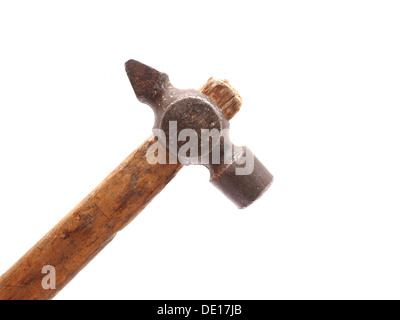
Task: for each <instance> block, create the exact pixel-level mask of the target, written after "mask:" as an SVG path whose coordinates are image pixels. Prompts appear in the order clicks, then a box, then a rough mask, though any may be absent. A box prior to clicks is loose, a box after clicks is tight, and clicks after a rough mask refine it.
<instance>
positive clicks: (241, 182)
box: [125, 60, 273, 208]
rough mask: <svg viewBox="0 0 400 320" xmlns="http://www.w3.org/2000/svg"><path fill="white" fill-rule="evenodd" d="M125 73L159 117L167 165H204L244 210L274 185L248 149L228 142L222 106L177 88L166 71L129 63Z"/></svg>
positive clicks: (156, 131)
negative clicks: (178, 163) (177, 162)
mask: <svg viewBox="0 0 400 320" xmlns="http://www.w3.org/2000/svg"><path fill="white" fill-rule="evenodd" d="M125 68H126V72H127V74H128V77H129V80H130V82H131V84H132V87H133V90H134V91H135V94H136V96H137V98H138V99H139V101H141V102H143V103H146V104H148V105H150V107H151V108H152V109H153V111H154V114H155V122H154V127H153V133H154V135H155V136H156V137H157V138H158V141H159V143H160V144H161V145H162V146H163V147H164V149H165V151H167V155H168V162H169V163H176V162H174V161H177V160H178V161H179V162H181V163H182V164H185V165H189V164H202V165H205V166H206V167H207V168H208V169H209V170H210V174H211V178H210V182H211V183H212V184H214V185H215V186H216V187H217V188H219V189H220V190H221V191H222V192H223V193H224V194H225V195H226V196H227V197H228V198H230V199H231V200H232V201H233V202H234V203H235V204H236V205H237V206H238V207H239V208H245V207H247V206H249V205H250V204H251V203H252V202H254V201H255V200H256V199H257V198H259V197H260V196H261V195H262V194H263V193H264V192H265V191H266V190H267V189H268V187H269V186H270V184H271V183H272V181H273V176H272V175H271V174H270V173H269V171H268V170H267V169H266V168H265V167H264V166H263V165H262V163H261V162H260V161H259V160H258V159H257V158H256V157H255V156H254V154H253V153H252V152H251V151H250V150H249V149H248V148H246V147H236V146H234V145H233V144H232V143H231V141H230V140H229V122H228V120H227V119H226V117H225V116H224V114H223V112H222V111H221V109H220V108H219V107H218V105H217V104H216V103H215V102H214V101H213V100H212V99H210V98H209V97H207V96H206V95H204V94H202V93H200V92H199V91H197V90H193V89H187V90H181V89H177V88H175V87H173V86H172V85H171V83H170V82H169V78H168V76H167V75H166V74H165V73H161V72H159V71H157V70H155V69H153V68H151V67H149V66H146V65H144V64H142V63H140V62H138V61H135V60H129V61H128V62H126V64H125Z"/></svg>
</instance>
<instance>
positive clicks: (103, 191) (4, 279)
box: [0, 78, 242, 300]
mask: <svg viewBox="0 0 400 320" xmlns="http://www.w3.org/2000/svg"><path fill="white" fill-rule="evenodd" d="M200 91H201V92H203V93H204V94H206V95H208V96H209V97H210V98H212V99H213V100H214V101H215V102H216V103H217V104H218V105H219V106H220V107H221V109H222V110H223V112H224V114H225V115H226V117H227V118H228V119H231V118H232V117H233V116H234V115H235V114H236V112H238V111H239V109H240V106H241V102H242V101H241V98H240V96H239V94H238V93H237V92H236V90H235V89H233V88H232V87H231V86H230V85H229V83H228V82H227V81H226V80H215V79H213V78H210V79H209V80H208V81H207V83H206V84H205V85H204V86H203V87H202V88H201V89H200ZM155 143H157V142H156V140H155V138H154V136H151V137H150V138H149V139H147V140H146V141H145V142H144V143H143V144H142V145H141V146H139V147H138V148H137V149H136V150H135V151H134V152H133V153H132V154H130V155H129V156H128V157H127V158H126V159H125V160H124V161H123V162H122V163H121V164H120V165H119V166H118V167H117V168H116V169H115V170H114V171H113V172H112V173H111V174H110V175H108V177H107V178H106V179H105V180H104V181H103V182H102V183H100V185H98V186H97V187H96V188H95V189H94V190H93V191H92V192H91V193H90V194H89V195H88V196H87V197H86V198H85V199H83V200H82V201H81V202H80V203H79V204H78V205H77V206H76V207H75V208H74V209H73V210H72V211H71V212H70V213H69V214H68V215H67V216H65V217H64V218H63V219H62V220H61V221H60V222H59V223H58V224H57V225H56V226H55V227H54V228H53V229H52V230H50V232H49V233H47V234H46V235H45V236H44V237H43V238H42V239H41V240H40V241H39V242H38V243H36V245H35V246H34V247H32V248H31V249H30V250H29V251H28V252H27V253H26V254H25V255H24V256H23V257H22V258H21V259H20V260H19V261H17V262H16V263H15V264H14V265H13V266H12V267H11V268H10V269H9V270H8V271H7V272H6V273H5V274H3V275H2V276H1V278H0V299H1V300H45V299H51V298H53V297H54V296H55V295H56V294H57V293H58V292H59V291H60V290H61V289H63V288H64V286H65V285H67V284H68V282H69V281H71V280H72V279H73V278H74V276H75V275H76V274H77V273H78V272H79V271H80V270H82V269H83V268H84V267H85V266H86V265H87V264H88V263H89V262H90V261H91V260H92V259H93V258H94V257H95V256H96V255H97V254H98V253H99V252H100V251H101V250H102V249H103V248H104V247H105V246H106V245H107V244H108V243H109V242H110V241H111V240H112V239H113V238H114V236H115V235H116V234H117V232H118V231H120V230H122V229H123V228H124V227H125V226H126V225H127V224H128V223H129V222H131V221H132V219H134V218H135V217H136V216H137V215H138V214H139V213H140V212H141V211H142V210H143V209H144V208H145V207H146V205H147V204H148V203H149V202H150V201H151V200H152V199H153V198H154V197H155V196H156V195H157V194H158V193H159V192H160V191H161V190H162V189H164V187H165V186H166V185H167V184H168V182H170V181H171V180H172V179H173V178H174V177H175V175H176V174H177V173H178V171H179V170H180V169H181V168H182V165H181V164H149V163H148V162H147V159H146V151H147V149H148V148H149V147H150V146H151V145H153V144H155ZM46 265H51V266H54V267H55V270H56V289H43V287H42V279H43V277H44V276H45V274H42V272H41V271H42V268H43V267H44V266H46Z"/></svg>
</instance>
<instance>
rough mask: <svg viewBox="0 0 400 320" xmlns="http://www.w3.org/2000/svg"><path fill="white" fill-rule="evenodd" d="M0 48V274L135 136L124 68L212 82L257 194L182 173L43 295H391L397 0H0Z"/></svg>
mask: <svg viewBox="0 0 400 320" xmlns="http://www.w3.org/2000/svg"><path fill="white" fill-rule="evenodd" d="M0 46H1V47H0V154H1V157H0V177H1V180H0V196H1V198H0V219H1V220H0V273H3V272H4V271H6V270H7V269H8V268H9V267H10V266H11V265H12V264H13V263H14V262H15V261H17V260H18V259H19V258H20V257H21V256H22V255H23V254H24V253H25V252H26V251H27V250H28V249H29V248H30V247H31V246H32V245H33V244H34V243H35V242H36V241H37V240H39V239H40V238H41V237H42V236H43V235H44V234H45V233H46V232H47V231H48V230H49V229H50V228H51V227H53V226H54V225H55V224H56V223H57V222H58V221H59V220H60V219H61V218H62V217H63V216H64V215H66V214H67V213H68V211H69V210H71V209H72V208H73V207H74V206H75V205H76V204H77V203H78V202H79V201H80V200H81V199H82V198H84V197H85V196H86V194H87V193H89V192H90V191H91V190H92V189H93V188H94V187H95V186H96V185H97V184H98V183H99V182H100V181H101V180H102V179H103V178H104V177H105V176H106V175H107V174H108V173H109V172H111V171H112V170H113V169H114V168H115V167H116V166H117V165H118V164H119V163H120V162H121V161H122V160H123V159H124V158H125V157H126V156H127V155H128V154H130V153H131V152H132V151H133V150H134V149H135V148H136V147H137V146H138V145H139V144H140V143H141V142H142V141H143V140H144V139H146V138H147V137H148V136H149V135H150V134H151V128H152V125H153V112H152V111H151V109H150V108H149V107H148V106H146V105H144V104H142V103H140V102H138V101H137V99H136V97H135V94H134V92H133V90H132V88H131V86H130V83H129V81H128V79H127V77H126V74H125V71H124V62H125V61H126V60H128V59H130V58H133V59H136V60H139V61H142V62H144V63H146V64H148V65H151V66H153V67H154V68H156V69H158V70H161V71H164V72H167V73H168V74H169V75H170V79H171V82H172V83H173V84H174V85H175V86H176V87H179V88H199V87H200V86H202V84H203V83H204V82H205V81H206V80H207V79H208V78H209V77H210V76H214V77H217V78H226V79H229V81H230V82H231V84H232V85H233V86H234V87H235V88H236V89H237V90H238V91H239V92H240V94H241V96H242V98H243V107H242V109H241V111H240V112H239V113H238V114H237V115H236V117H235V118H234V119H233V120H232V121H231V138H232V141H233V142H234V143H235V144H237V145H247V146H249V147H250V148H251V149H252V150H253V151H254V153H255V154H256V155H257V156H258V158H259V159H260V160H261V161H263V162H264V164H265V165H266V167H267V168H268V169H269V170H270V171H271V172H272V173H273V174H274V176H275V182H274V184H273V185H272V186H271V188H270V189H269V191H268V192H267V193H266V194H265V195H264V196H263V197H262V198H261V199H260V200H258V201H257V202H256V203H255V204H254V205H252V206H251V207H249V208H248V209H246V210H242V211H240V210H237V209H236V207H235V206H234V205H233V204H231V203H230V202H229V200H228V199H227V198H225V197H224V196H223V195H222V194H220V193H219V191H218V190H216V189H215V188H214V187H213V186H212V185H211V184H210V183H209V182H208V177H209V174H208V172H207V169H205V168H203V167H197V166H196V167H188V168H184V170H182V171H181V172H180V173H179V175H178V176H177V177H176V178H175V179H174V180H173V181H172V182H171V183H170V184H169V185H168V186H167V187H166V189H165V190H163V192H162V193H161V194H159V195H158V196H157V197H156V198H155V199H154V200H153V201H152V202H151V203H150V204H149V205H148V207H147V208H146V209H145V210H144V211H143V212H142V213H141V214H140V215H139V216H138V218H136V219H135V220H134V221H133V222H132V223H131V224H130V225H129V226H128V227H127V228H126V229H124V230H123V231H122V232H120V233H119V234H118V235H117V237H116V238H115V239H114V241H113V242H112V243H111V244H109V245H108V246H107V247H106V248H105V249H104V250H103V251H102V252H101V253H100V254H99V256H98V257H96V258H95V259H94V260H93V261H92V262H91V263H90V264H89V265H88V266H87V267H86V268H85V269H84V270H83V271H82V272H81V273H80V274H79V275H78V276H77V277H76V278H75V279H74V280H73V281H72V282H71V283H70V284H69V285H68V286H67V287H66V288H65V289H64V290H63V291H61V293H60V294H59V295H58V296H57V298H58V299H248V298H251V299H315V298H317V299H330V298H333V299H339V298H342V299H367V298H368V299H372V298H382V299H383V298H400V289H399V288H400V273H399V270H400V256H399V251H400V248H399V244H400V232H399V227H400V201H399V196H400V184H399V181H400V168H399V164H400V150H399V138H400V126H399V116H400V114H399V108H400V93H399V92H400V91H399V89H400V3H399V2H398V1H245V2H243V1H241V2H235V1H198V2H195V1H182V2H171V1H160V2H152V1H146V2H139V1H138V2H135V1H129V2H125V1H113V2H110V1H108V2H105V1H68V2H65V3H64V4H60V2H54V1H13V2H10V1H8V2H5V1H4V2H1V4H0Z"/></svg>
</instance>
